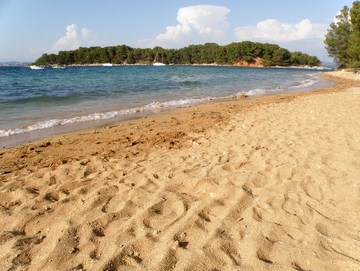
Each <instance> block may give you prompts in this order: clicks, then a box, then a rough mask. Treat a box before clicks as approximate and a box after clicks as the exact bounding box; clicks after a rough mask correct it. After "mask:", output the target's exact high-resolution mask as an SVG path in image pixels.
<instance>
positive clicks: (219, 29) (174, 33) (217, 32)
mask: <svg viewBox="0 0 360 271" xmlns="http://www.w3.org/2000/svg"><path fill="white" fill-rule="evenodd" d="M229 12H230V9H228V8H226V7H221V6H212V5H198V6H188V7H184V8H180V9H179V10H178V13H177V21H178V23H177V25H176V26H167V27H166V31H165V32H164V33H161V34H159V35H157V36H156V37H155V39H154V40H152V41H151V45H152V46H157V45H160V46H176V47H178V46H182V45H184V44H186V43H187V42H191V43H197V42H201V41H218V40H220V38H221V37H223V36H224V35H225V32H226V30H227V28H228V27H229V22H228V21H227V19H226V15H227V14H228V13H229Z"/></svg>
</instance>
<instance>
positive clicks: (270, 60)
mask: <svg viewBox="0 0 360 271" xmlns="http://www.w3.org/2000/svg"><path fill="white" fill-rule="evenodd" d="M155 56H157V59H158V61H161V62H163V63H166V64H174V65H189V64H217V65H234V64H236V63H238V62H239V61H246V62H248V63H252V62H255V60H256V59H259V58H260V59H261V60H262V65H263V66H304V65H307V66H319V65H320V60H319V59H318V58H317V57H315V56H310V55H308V54H305V53H301V52H290V51H289V50H287V49H284V48H281V47H280V46H278V45H276V44H268V43H259V42H250V41H243V42H236V43H231V44H228V45H225V46H221V45H218V44H216V43H206V44H203V45H190V46H187V47H184V48H181V49H164V48H161V47H155V48H152V49H150V48H147V49H140V48H132V47H130V46H127V45H118V46H109V47H90V48H85V47H80V48H79V49H76V50H72V51H60V52H59V53H58V54H43V55H42V56H41V57H40V58H39V59H37V60H36V61H35V62H34V64H35V65H39V66H46V65H88V64H101V63H112V64H145V65H146V64H151V63H153V61H154V59H155Z"/></svg>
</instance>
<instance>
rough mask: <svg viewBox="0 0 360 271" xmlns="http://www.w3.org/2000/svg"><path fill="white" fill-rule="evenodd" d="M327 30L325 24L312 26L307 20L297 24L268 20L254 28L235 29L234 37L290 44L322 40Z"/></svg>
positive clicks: (241, 27)
mask: <svg viewBox="0 0 360 271" xmlns="http://www.w3.org/2000/svg"><path fill="white" fill-rule="evenodd" d="M326 30H327V25H325V24H313V23H312V22H311V21H310V20H309V19H304V20H302V21H300V22H298V23H295V24H292V23H283V22H280V21H278V20H274V19H268V20H264V21H261V22H258V23H257V24H256V26H240V27H237V28H235V37H236V38H237V39H238V40H239V41H242V40H258V41H273V42H292V41H298V40H305V39H321V40H322V39H323V38H324V35H325V33H326Z"/></svg>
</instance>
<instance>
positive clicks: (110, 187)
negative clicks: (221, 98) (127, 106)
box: [0, 72, 360, 271]
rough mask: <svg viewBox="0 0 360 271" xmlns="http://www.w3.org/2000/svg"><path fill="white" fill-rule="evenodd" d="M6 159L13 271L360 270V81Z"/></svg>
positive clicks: (224, 105)
mask: <svg viewBox="0 0 360 271" xmlns="http://www.w3.org/2000/svg"><path fill="white" fill-rule="evenodd" d="M324 76H326V77H328V78H330V79H332V80H335V81H336V82H337V84H336V85H334V86H332V87H328V88H324V89H321V90H317V91H313V92H311V93H298V94H294V93H293V94H282V95H272V96H265V97H258V98H244V97H243V98H240V99H238V100H234V101H228V102H217V103H209V104H204V105H197V106H192V107H189V108H184V109H176V110H172V111H169V112H163V113H159V114H156V115H152V116H148V117H144V118H141V119H137V120H131V121H126V122H121V123H119V124H114V125H110V126H106V127H103V128H99V129H94V130H90V131H79V132H74V133H69V134H65V135H56V136H52V137H50V138H46V139H42V140H40V141H36V142H31V143H28V144H24V145H21V146H18V147H14V148H9V149H4V150H1V151H0V251H1V253H0V270H104V271H105V270H106V271H110V270H192V271H193V270H254V271H255V270H360V208H359V206H360V158H359V157H360V117H359V116H360V82H359V80H360V75H356V74H353V73H346V72H332V73H327V75H324Z"/></svg>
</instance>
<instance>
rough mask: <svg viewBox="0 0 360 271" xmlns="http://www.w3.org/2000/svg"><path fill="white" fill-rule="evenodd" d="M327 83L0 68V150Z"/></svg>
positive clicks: (245, 75) (250, 72)
mask: <svg viewBox="0 0 360 271" xmlns="http://www.w3.org/2000/svg"><path fill="white" fill-rule="evenodd" d="M325 84H327V82H326V81H324V80H323V79H322V77H321V76H320V75H319V70H311V69H290V68H281V69H279V68H241V67H221V66H164V67H154V66H112V67H66V68H63V69H53V68H45V69H42V70H32V69H30V68H28V67H0V146H4V144H1V141H4V140H5V141H6V138H8V137H11V136H14V135H21V134H22V135H25V134H26V133H29V132H31V131H38V132H39V133H41V130H44V129H49V128H51V127H58V126H63V127H65V126H69V125H71V126H72V129H77V128H81V127H84V126H82V125H83V124H84V123H89V122H91V121H98V122H99V121H105V120H106V121H108V122H110V121H118V120H122V119H127V118H134V117H136V116H137V115H141V114H144V113H145V114H146V113H152V112H157V111H159V110H164V109H168V108H175V107H183V106H190V105H192V104H196V103H202V102H207V101H210V100H221V99H230V98H232V97H235V96H237V95H240V94H246V95H263V94H273V93H285V92H294V91H308V90H311V89H314V88H317V87H319V86H323V85H325ZM24 137H26V136H24ZM5 145H6V144H5Z"/></svg>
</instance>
